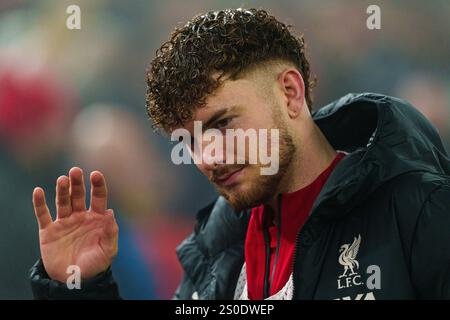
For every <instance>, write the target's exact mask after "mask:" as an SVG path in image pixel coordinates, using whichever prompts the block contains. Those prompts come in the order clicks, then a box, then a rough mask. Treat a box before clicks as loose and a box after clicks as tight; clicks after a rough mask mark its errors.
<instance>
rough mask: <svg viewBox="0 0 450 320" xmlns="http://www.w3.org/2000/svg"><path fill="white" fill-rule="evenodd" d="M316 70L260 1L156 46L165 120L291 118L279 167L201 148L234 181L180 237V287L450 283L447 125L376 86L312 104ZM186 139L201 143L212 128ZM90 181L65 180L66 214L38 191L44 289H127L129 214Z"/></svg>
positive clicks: (221, 183)
mask: <svg viewBox="0 0 450 320" xmlns="http://www.w3.org/2000/svg"><path fill="white" fill-rule="evenodd" d="M312 86H313V81H312V80H311V79H310V72H309V63H308V61H307V59H306V58H305V44H304V41H303V38H302V37H295V36H293V35H292V34H291V32H290V31H289V29H288V28H287V27H286V26H285V25H284V24H283V23H281V22H279V21H277V20H276V19H275V18H274V17H273V16H270V15H269V14H267V13H266V12H265V11H263V10H255V9H251V10H243V9H236V10H225V11H217V12H208V13H207V14H205V15H202V16H198V17H196V18H193V19H192V20H191V21H190V22H189V23H188V24H187V25H185V26H184V27H182V28H179V29H176V31H175V32H174V33H173V34H172V36H171V38H170V40H169V41H168V42H166V43H164V44H163V45H162V47H161V48H160V50H159V51H158V52H157V56H156V58H155V59H154V60H153V61H152V63H151V66H150V69H149V73H148V92H147V104H148V111H149V115H150V117H151V119H152V120H153V123H154V125H155V126H156V127H157V128H162V129H163V130H164V131H166V132H168V133H171V132H174V130H176V129H180V128H183V129H186V130H188V131H189V132H190V133H191V134H192V133H193V131H194V127H195V121H201V123H202V124H203V129H205V130H206V129H211V128H212V129H216V130H217V131H219V132H222V133H223V134H225V135H227V134H228V132H230V131H228V130H230V129H244V130H246V129H256V130H262V129H277V130H278V132H279V139H278V140H277V141H273V140H271V141H270V142H271V143H272V144H271V152H274V151H275V147H274V146H278V150H279V157H278V171H277V172H276V173H275V174H272V175H262V174H261V170H260V169H261V168H262V167H263V164H262V163H261V162H260V161H259V162H257V163H250V162H249V161H248V155H249V152H244V155H242V154H240V155H239V154H237V156H238V157H239V156H243V157H244V158H245V160H246V161H244V163H231V164H230V163H228V162H227V161H226V160H227V159H225V158H228V157H229V156H231V155H233V156H234V155H235V154H234V153H236V152H237V151H236V150H235V148H233V149H232V152H231V153H230V150H229V149H227V147H226V146H225V147H224V149H225V150H226V151H225V152H224V153H223V154H222V156H219V154H220V153H219V152H216V153H214V154H212V153H211V154H209V153H208V152H205V150H206V149H207V148H205V149H204V152H203V153H201V154H200V157H201V160H203V161H199V162H198V163H197V166H198V168H199V169H200V170H201V171H202V172H203V173H204V174H205V175H206V176H207V177H208V178H209V179H210V180H211V182H212V183H213V184H214V185H215V186H216V187H217V189H218V190H219V191H220V193H221V194H222V197H220V198H219V199H217V201H215V202H214V203H212V204H211V205H209V206H207V207H206V208H205V209H203V210H201V211H200V212H199V214H198V215H197V218H198V223H197V225H196V227H195V230H194V232H193V233H192V234H191V235H190V236H189V237H188V238H187V239H186V240H185V241H184V242H183V243H182V244H181V245H180V246H179V247H178V248H177V254H178V257H179V259H180V262H181V264H182V266H183V268H184V270H185V275H184V278H183V281H182V283H181V284H180V286H179V288H178V290H177V291H176V293H175V296H174V298H177V299H233V298H235V299H414V298H449V297H450V272H449V271H450V241H449V240H450V234H449V230H450V228H449V227H450V213H449V212H448V208H449V205H450V197H449V196H450V180H449V177H448V174H449V172H450V162H449V160H448V158H447V153H446V151H445V150H444V148H443V146H442V143H441V140H440V138H439V136H438V134H437V132H436V130H435V129H434V128H433V127H432V126H431V125H430V123H429V122H428V121H427V120H426V119H425V118H424V117H423V116H422V115H421V114H420V113H418V112H417V111H416V110H415V109H414V108H412V107H411V106H410V105H408V104H407V103H406V102H404V101H402V100H399V99H396V98H392V97H387V96H382V95H378V94H349V95H346V96H345V97H342V98H341V99H339V100H337V101H335V102H333V103H331V104H330V105H328V106H325V107H324V108H321V109H320V110H319V111H318V112H316V113H314V114H313V115H311V112H310V108H311V105H312V96H311V88H312ZM192 135H193V134H192ZM197 138H198V137H197ZM274 142H275V144H273V143H274ZM184 143H186V144H188V145H189V146H191V148H192V150H194V156H195V150H198V149H196V145H197V144H199V143H201V142H199V141H198V139H195V138H194V139H192V141H184ZM197 147H198V146H197ZM224 155H225V156H224ZM197 156H199V155H198V154H197ZM90 182H91V206H90V209H89V210H86V206H85V187H84V182H83V177H82V171H81V169H79V168H73V169H72V170H71V171H70V172H69V176H68V177H67V176H62V177H60V178H59V179H58V180H57V197H56V203H57V219H56V221H52V219H51V216H50V213H49V212H48V209H47V207H46V205H45V196H44V192H43V190H42V189H40V188H36V189H35V191H34V193H33V201H34V206H35V212H36V216H37V219H38V221H39V225H40V231H39V234H40V242H41V253H42V261H38V263H37V264H36V265H35V266H34V267H33V269H32V274H31V280H32V287H33V290H34V293H35V296H36V297H37V298H69V297H77V298H118V297H119V293H118V289H117V286H116V284H115V282H114V280H113V278H112V275H111V271H110V269H109V266H110V264H111V261H112V259H113V257H114V255H115V254H116V252H117V246H116V243H117V234H118V230H117V226H116V224H115V221H114V216H113V213H112V210H110V209H108V210H107V205H106V183H105V179H104V177H103V175H102V174H101V173H100V172H98V171H96V172H93V173H91V176H90ZM69 265H77V266H79V268H80V269H81V275H82V279H83V283H82V285H81V290H72V291H70V290H67V287H66V285H65V281H66V278H67V274H66V269H67V267H68V266H69Z"/></svg>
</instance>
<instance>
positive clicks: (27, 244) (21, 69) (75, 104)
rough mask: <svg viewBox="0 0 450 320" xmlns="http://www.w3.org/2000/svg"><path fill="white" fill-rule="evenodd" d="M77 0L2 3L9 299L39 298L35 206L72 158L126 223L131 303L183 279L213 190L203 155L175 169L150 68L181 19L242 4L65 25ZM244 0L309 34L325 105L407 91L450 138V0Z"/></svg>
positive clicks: (116, 8)
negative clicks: (34, 280) (351, 96)
mask: <svg viewBox="0 0 450 320" xmlns="http://www.w3.org/2000/svg"><path fill="white" fill-rule="evenodd" d="M73 3H74V2H72V1H65V0H63V1H57V2H56V1H52V0H43V1H31V0H30V1H21V0H1V1H0V299H29V298H31V297H32V296H31V291H30V288H29V282H28V269H29V268H30V267H31V265H32V264H33V263H34V262H35V261H36V260H37V259H38V258H39V245H38V230H37V224H36V222H35V218H34V215H33V208H32V203H31V192H32V190H33V188H34V187H35V186H41V187H43V188H44V189H45V190H46V194H47V202H48V204H49V207H50V209H51V211H52V212H53V213H54V212H55V210H54V201H53V200H54V197H55V181H56V179H57V177H58V176H60V175H62V174H67V172H68V170H69V169H70V168H71V167H72V166H79V167H81V168H83V169H84V172H85V174H86V175H87V174H88V173H89V172H90V171H92V170H100V171H102V172H103V173H104V174H105V176H106V178H107V183H108V189H109V195H110V198H109V207H111V208H114V211H115V212H116V215H117V217H118V223H119V226H120V237H119V255H118V257H117V259H116V260H115V262H114V264H113V273H114V274H115V277H116V278H117V280H118V282H119V285H120V288H121V293H122V295H123V297H124V298H128V299H168V298H171V296H172V294H173V292H174V290H175V288H176V285H177V283H178V282H179V281H180V279H181V277H182V269H181V267H180V266H179V265H178V262H177V258H176V255H175V248H176V245H177V244H179V242H180V241H181V240H182V239H183V238H185V237H186V236H187V235H188V234H189V233H190V232H191V230H192V227H193V224H194V221H195V213H196V211H197V210H198V209H200V208H202V207H203V206H205V205H207V204H208V203H209V202H210V201H212V200H213V199H214V197H215V196H216V193H215V191H214V190H213V188H212V186H210V185H209V183H208V181H207V180H206V178H204V177H202V176H201V174H200V173H199V172H198V171H197V170H196V169H195V167H194V166H193V165H190V166H188V165H182V166H175V165H174V164H173V163H172V162H171V160H170V151H171V144H170V143H168V139H167V137H163V136H161V135H160V134H157V133H154V132H153V131H152V128H151V123H150V122H149V121H148V119H147V115H146V111H145V100H144V97H145V70H146V68H147V65H148V62H149V61H150V59H151V58H152V57H153V55H154V52H155V50H156V49H157V48H158V47H159V46H160V44H161V43H162V42H163V41H164V40H165V39H166V38H167V37H168V35H169V34H170V32H171V31H172V29H173V28H174V27H175V26H177V25H180V24H182V23H184V22H185V21H187V20H188V19H190V18H191V17H192V16H194V15H195V14H198V13H201V12H204V11H206V10H210V9H223V8H227V7H239V6H241V5H242V4H241V2H239V1H221V0H198V1H189V2H188V1H164V2H162V1H138V0H134V1H119V0H114V1H113V0H96V1H88V0H78V1H76V4H78V5H79V6H80V8H81V18H82V25H81V30H68V29H67V28H66V24H65V21H66V18H67V16H68V15H67V14H66V8H67V6H69V5H70V4H73ZM369 4H370V3H369V2H367V1H356V0H355V1H292V0H285V1H277V2H274V1H248V2H247V3H245V5H246V6H247V7H261V8H265V9H267V10H268V11H269V12H270V13H272V14H274V15H275V16H276V17H277V18H279V19H280V20H282V21H286V22H287V23H289V24H291V25H293V27H294V28H295V29H296V30H297V31H298V32H299V33H303V34H304V35H305V39H306V42H307V44H308V52H309V58H310V61H311V64H312V71H313V73H314V74H316V75H317V79H318V85H317V87H316V88H315V90H314V96H315V104H314V106H313V108H315V109H318V108H320V106H323V105H325V104H326V103H328V102H330V101H332V100H334V99H336V98H338V97H340V96H342V95H344V94H346V93H348V92H362V91H370V92H380V93H384V94H388V95H394V96H397V97H400V98H404V99H406V100H408V101H409V102H411V103H412V104H413V105H414V106H416V107H417V108H418V109H419V110H420V111H421V112H422V113H423V114H425V115H426V116H427V117H428V118H429V119H430V120H431V121H432V122H433V123H434V125H435V126H436V127H437V128H438V130H439V132H440V133H441V136H442V138H443V140H444V142H445V144H446V145H447V146H450V127H449V117H450V114H449V113H450V90H449V87H450V77H449V74H450V63H449V62H450V59H449V58H450V55H449V53H450V41H449V40H448V35H449V34H450V22H449V19H448V17H449V16H450V2H448V1H439V0H437V1H433V2H423V1H418V0H415V1H396V2H395V3H394V2H390V1H385V2H383V1H381V2H380V3H379V6H380V8H381V21H382V22H381V29H380V30H368V29H367V28H366V19H367V14H366V8H367V6H368V5H369Z"/></svg>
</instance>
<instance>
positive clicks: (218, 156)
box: [199, 142, 225, 171]
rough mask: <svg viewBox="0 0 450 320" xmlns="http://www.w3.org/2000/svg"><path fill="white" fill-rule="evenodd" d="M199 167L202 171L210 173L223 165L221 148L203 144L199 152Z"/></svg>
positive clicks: (223, 158)
mask: <svg viewBox="0 0 450 320" xmlns="http://www.w3.org/2000/svg"><path fill="white" fill-rule="evenodd" d="M200 160H201V161H200V163H199V167H200V169H201V170H202V171H203V170H204V171H212V170H215V169H217V167H218V166H219V165H221V164H224V163H225V155H224V150H223V146H222V145H220V144H217V143H211V142H209V143H204V144H203V146H202V150H201V159H200Z"/></svg>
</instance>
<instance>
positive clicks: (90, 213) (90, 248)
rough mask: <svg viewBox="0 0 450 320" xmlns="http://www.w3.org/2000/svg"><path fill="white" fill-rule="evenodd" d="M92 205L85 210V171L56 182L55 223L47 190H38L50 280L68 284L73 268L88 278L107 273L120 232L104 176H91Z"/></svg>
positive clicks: (35, 201) (43, 254)
mask: <svg viewBox="0 0 450 320" xmlns="http://www.w3.org/2000/svg"><path fill="white" fill-rule="evenodd" d="M89 180H90V183H91V203H90V207H89V209H87V208H86V189H85V184H84V179H83V171H82V170H81V169H80V168H77V167H75V168H72V169H71V170H70V171H69V175H68V176H60V177H59V178H58V179H57V181H56V213H57V214H56V220H55V221H53V220H52V217H51V215H50V212H49V209H48V207H47V204H46V200H45V194H44V190H43V189H42V188H39V187H38V188H35V189H34V191H33V206H34V211H35V215H36V218H37V220H38V223H39V242H40V250H41V257H42V261H43V263H44V266H45V270H46V271H47V274H48V275H49V277H50V278H51V279H54V280H58V281H61V282H66V279H67V277H68V276H70V274H68V273H66V271H67V268H68V267H69V266H70V265H76V266H78V267H79V268H80V270H81V278H82V279H83V280H84V279H89V278H92V277H94V276H96V275H97V274H99V273H101V272H103V271H105V270H106V269H107V268H108V267H109V266H110V265H111V263H112V260H113V258H114V257H115V256H116V255H117V243H118V233H119V229H118V226H117V223H116V221H115V218H114V213H113V211H112V210H111V209H107V187H106V181H105V178H104V176H103V174H102V173H101V172H99V171H94V172H92V173H91V175H90V179H89Z"/></svg>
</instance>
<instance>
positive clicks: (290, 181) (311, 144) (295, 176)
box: [281, 122, 337, 193]
mask: <svg viewBox="0 0 450 320" xmlns="http://www.w3.org/2000/svg"><path fill="white" fill-rule="evenodd" d="M307 132H308V134H303V136H302V140H301V141H300V144H298V145H297V150H296V152H295V155H294V159H293V160H292V162H291V164H290V165H289V168H288V170H287V172H286V174H285V181H283V183H282V186H283V188H282V190H281V192H282V193H290V192H294V191H297V190H300V189H302V188H304V187H306V186H308V185H309V184H311V183H312V182H313V181H314V180H315V179H316V178H317V177H318V176H319V175H320V174H321V173H322V172H323V171H325V169H326V168H328V166H329V165H330V164H331V162H332V161H333V160H334V158H335V157H336V155H337V152H336V150H334V148H333V147H332V146H331V144H330V143H329V142H328V140H327V139H326V138H325V136H324V135H323V133H322V131H320V129H319V128H318V127H317V125H316V124H315V123H314V122H313V123H312V124H311V128H310V130H307Z"/></svg>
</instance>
